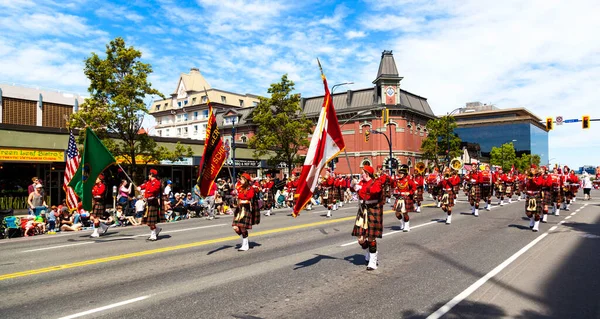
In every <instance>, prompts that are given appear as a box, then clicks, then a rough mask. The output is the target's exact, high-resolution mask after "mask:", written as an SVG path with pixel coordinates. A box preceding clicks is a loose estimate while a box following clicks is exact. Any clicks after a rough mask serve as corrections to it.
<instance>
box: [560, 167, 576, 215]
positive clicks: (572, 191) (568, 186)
mask: <svg viewBox="0 0 600 319" xmlns="http://www.w3.org/2000/svg"><path fill="white" fill-rule="evenodd" d="M563 172H564V174H565V175H566V176H565V179H566V183H565V190H566V194H565V197H566V200H565V201H564V204H563V209H564V210H567V211H568V210H569V207H570V206H571V202H575V197H576V194H577V191H578V190H579V178H577V175H575V171H573V170H571V171H569V167H568V166H565V167H564V169H563Z"/></svg>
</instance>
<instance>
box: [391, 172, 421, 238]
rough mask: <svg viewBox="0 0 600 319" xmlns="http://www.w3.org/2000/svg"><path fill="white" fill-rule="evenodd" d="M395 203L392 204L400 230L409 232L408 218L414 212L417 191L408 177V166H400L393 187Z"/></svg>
mask: <svg viewBox="0 0 600 319" xmlns="http://www.w3.org/2000/svg"><path fill="white" fill-rule="evenodd" d="M392 187H393V188H394V189H395V194H396V196H397V197H396V201H395V202H394V211H395V212H396V218H398V219H399V220H400V223H401V226H400V229H401V230H402V231H404V232H409V231H410V216H408V213H411V212H413V211H414V210H415V202H414V198H413V196H414V194H415V191H416V190H417V186H416V185H415V182H414V181H413V180H412V178H410V176H409V175H408V165H402V166H400V169H399V170H398V177H397V178H396V179H395V182H394V185H392Z"/></svg>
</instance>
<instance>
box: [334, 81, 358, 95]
mask: <svg viewBox="0 0 600 319" xmlns="http://www.w3.org/2000/svg"><path fill="white" fill-rule="evenodd" d="M348 84H354V82H344V83H338V84H334V85H333V86H332V87H331V94H333V92H334V91H335V89H336V88H337V87H338V86H342V85H348Z"/></svg>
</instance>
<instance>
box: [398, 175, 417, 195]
mask: <svg viewBox="0 0 600 319" xmlns="http://www.w3.org/2000/svg"><path fill="white" fill-rule="evenodd" d="M393 187H394V188H395V189H396V191H397V192H398V193H400V195H403V196H406V195H413V194H414V193H415V191H416V190H417V185H416V184H415V182H414V181H413V180H412V178H410V177H408V176H404V178H397V179H396V180H395V182H394V185H393Z"/></svg>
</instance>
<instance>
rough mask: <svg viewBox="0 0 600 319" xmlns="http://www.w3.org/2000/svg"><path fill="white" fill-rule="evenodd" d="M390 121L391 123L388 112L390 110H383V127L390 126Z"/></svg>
mask: <svg viewBox="0 0 600 319" xmlns="http://www.w3.org/2000/svg"><path fill="white" fill-rule="evenodd" d="M389 121H390V110H388V109H383V110H381V122H383V125H386V124H388V123H389Z"/></svg>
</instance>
